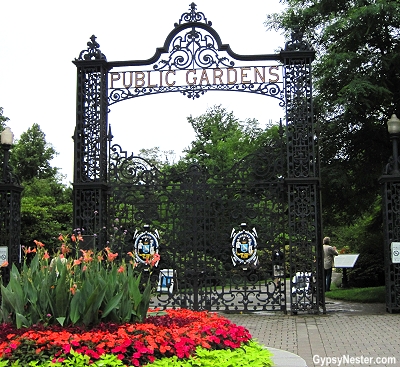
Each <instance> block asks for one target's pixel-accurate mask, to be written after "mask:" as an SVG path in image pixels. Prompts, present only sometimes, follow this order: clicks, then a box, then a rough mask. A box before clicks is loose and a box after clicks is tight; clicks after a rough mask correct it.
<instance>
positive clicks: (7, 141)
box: [0, 126, 14, 182]
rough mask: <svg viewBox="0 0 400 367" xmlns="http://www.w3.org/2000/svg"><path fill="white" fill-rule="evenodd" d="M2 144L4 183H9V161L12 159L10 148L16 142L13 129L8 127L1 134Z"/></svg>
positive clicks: (0, 140)
mask: <svg viewBox="0 0 400 367" xmlns="http://www.w3.org/2000/svg"><path fill="white" fill-rule="evenodd" d="M0 142H1V145H2V147H3V150H4V161H3V182H6V181H7V175H9V173H10V172H9V171H10V169H9V167H8V161H9V159H10V148H11V146H12V144H13V142H14V134H13V133H12V131H11V129H10V128H9V127H8V126H6V127H5V128H4V130H3V131H2V132H1V136H0Z"/></svg>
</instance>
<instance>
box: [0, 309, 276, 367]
mask: <svg viewBox="0 0 400 367" xmlns="http://www.w3.org/2000/svg"><path fill="white" fill-rule="evenodd" d="M251 343H252V341H251V335H250V333H249V331H248V330H247V329H245V328H244V327H242V326H237V325H235V324H233V323H232V322H230V321H229V320H228V319H226V318H224V317H222V316H220V315H218V314H216V313H211V312H195V311H190V310H187V309H177V310H167V311H166V312H163V314H161V315H157V316H150V317H148V318H147V320H146V322H145V323H134V324H130V323H129V324H128V323H126V324H113V323H105V324H99V325H97V326H95V327H94V328H88V327H82V326H71V327H61V326H52V327H45V326H41V325H35V326H34V327H30V328H21V329H15V328H14V327H12V326H10V325H9V324H3V325H2V326H1V327H0V356H1V357H2V359H0V366H11V365H12V364H3V365H2V364H1V363H2V361H3V362H4V361H9V362H10V363H13V362H15V361H17V360H18V361H19V364H17V365H18V366H28V365H30V363H31V362H32V361H36V362H38V361H40V362H46V361H47V362H48V361H52V362H53V363H57V364H54V365H59V366H61V365H64V364H62V362H64V361H67V360H68V359H69V358H75V357H74V356H76V353H78V354H79V355H81V356H84V357H85V361H86V362H85V363H87V364H79V365H80V366H86V365H90V364H94V365H97V362H98V361H99V360H103V361H104V358H105V356H110V355H112V356H113V357H114V362H113V363H111V362H110V364H106V363H107V362H105V363H104V364H99V366H100V365H101V366H124V365H126V366H143V365H146V364H148V363H150V364H151V363H153V362H154V361H156V360H157V362H158V361H160V360H162V359H164V358H172V359H171V360H170V361H169V362H166V363H167V364H165V366H167V365H171V366H172V365H173V363H172V361H173V360H175V361H177V360H181V362H182V361H183V360H186V361H187V359H188V358H190V357H193V356H194V355H196V353H197V354H198V355H200V354H201V352H200V350H209V351H226V350H228V351H231V350H235V349H237V348H240V347H243V346H244V345H250V344H251ZM260 349H261V348H260ZM266 353H269V352H267V351H266ZM266 356H269V354H266ZM115 357H116V358H115ZM226 358H227V357H226ZM267 359H268V358H267ZM267 359H266V360H267ZM116 361H118V362H119V361H120V362H122V363H121V364H117V362H116ZM36 362H35V363H36ZM58 363H60V364H58ZM266 363H267V362H265V364H261V365H260V366H269V365H270V364H266ZM31 365H34V366H42V365H43V366H44V365H46V366H47V365H50V364H42V365H39V364H31ZM68 365H70V366H72V365H74V364H68ZM160 365H161V364H160ZM179 365H182V364H179ZM187 365H188V366H189V365H190V366H191V364H187ZM195 365H196V366H200V365H201V364H195ZM219 366H221V364H219Z"/></svg>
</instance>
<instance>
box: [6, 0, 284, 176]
mask: <svg viewBox="0 0 400 367" xmlns="http://www.w3.org/2000/svg"><path fill="white" fill-rule="evenodd" d="M190 3H191V1H189V0H173V1H172V0H171V1H160V0H151V1H142V0H129V1H125V0H122V1H104V0H96V1H92V0H79V1H77V0H68V1H65V0H35V1H33V0H10V1H1V2H0V14H1V27H0V66H1V67H0V107H3V109H4V111H3V112H4V115H5V116H7V117H8V118H9V119H10V121H9V122H8V123H7V125H8V126H10V127H11V130H12V131H13V132H14V135H15V138H16V139H18V138H19V136H20V135H21V133H22V132H24V131H26V130H27V129H28V128H29V127H31V126H32V124H34V123H37V124H39V125H40V127H41V129H42V131H43V132H44V133H45V134H46V140H47V141H48V142H49V143H51V144H52V145H53V146H54V147H55V149H56V151H57V152H58V153H59V155H58V156H57V158H56V159H54V161H53V162H52V164H53V165H54V166H56V167H59V168H61V172H62V173H63V174H64V175H66V176H67V181H72V172H73V141H72V138H71V137H72V135H73V132H74V127H75V108H76V67H75V65H74V64H73V63H72V60H74V59H75V58H77V57H78V56H79V53H80V51H81V50H84V49H86V48H87V46H86V43H87V42H88V41H89V38H90V36H91V35H92V34H94V35H96V37H97V42H98V43H99V44H100V49H101V51H102V52H103V53H104V54H105V55H106V57H107V60H108V61H125V60H145V59H149V58H150V57H152V56H153V55H154V53H155V50H156V48H157V47H161V46H163V45H164V41H165V39H166V37H167V36H168V34H169V33H170V32H171V31H172V30H173V28H174V23H175V22H177V21H178V20H179V19H180V16H181V15H182V14H183V13H185V12H187V11H188V10H189V5H190ZM195 3H196V4H197V10H198V11H200V12H203V13H204V15H205V16H206V18H207V19H208V20H209V21H211V22H212V26H213V28H214V30H215V31H216V32H217V33H218V34H219V36H220V37H221V40H222V43H224V44H229V45H230V46H231V49H232V50H233V51H234V52H235V53H237V54H243V55H244V54H272V53H275V52H278V51H279V50H280V49H281V48H283V47H284V43H285V40H284V38H283V36H282V35H280V34H277V33H275V32H267V31H266V29H265V26H264V25H263V22H264V21H265V19H266V15H267V14H269V13H274V12H279V11H281V10H282V9H283V8H282V5H281V4H279V0H247V1H245V2H234V1H228V0H218V1H217V0H199V1H196V2H195ZM219 104H221V105H222V106H223V107H225V108H226V109H227V110H228V111H232V112H233V113H234V115H235V116H236V117H238V118H239V119H241V120H244V119H246V118H256V119H258V120H259V121H260V124H261V126H265V124H266V123H267V122H268V121H269V120H273V121H274V122H275V121H278V120H279V118H280V117H283V116H282V114H283V112H282V109H281V108H280V107H279V106H278V102H277V100H276V99H273V98H269V97H264V96H258V95H254V94H246V93H237V92H236V93H235V92H212V91H210V92H207V93H206V94H205V95H204V96H202V97H200V98H199V99H196V100H191V99H188V98H187V97H185V96H183V95H181V94H180V93H170V94H159V95H153V96H147V97H140V98H135V99H133V100H129V101H124V102H120V103H118V104H116V105H114V106H112V108H111V112H110V114H109V123H110V124H111V127H112V132H113V135H114V140H113V142H114V143H118V144H120V145H121V146H122V147H123V149H124V150H127V151H128V152H134V153H137V152H138V151H139V149H141V148H152V147H155V146H159V147H160V149H161V150H174V151H175V152H176V153H177V155H178V156H179V155H180V153H181V152H182V149H184V148H185V147H187V146H188V145H189V144H190V142H191V141H192V140H193V139H194V133H193V131H192V128H191V126H190V124H189V123H188V122H187V119H186V118H187V117H188V116H190V115H192V116H193V117H196V116H199V115H201V114H203V113H205V112H206V110H207V108H209V107H212V106H213V105H219Z"/></svg>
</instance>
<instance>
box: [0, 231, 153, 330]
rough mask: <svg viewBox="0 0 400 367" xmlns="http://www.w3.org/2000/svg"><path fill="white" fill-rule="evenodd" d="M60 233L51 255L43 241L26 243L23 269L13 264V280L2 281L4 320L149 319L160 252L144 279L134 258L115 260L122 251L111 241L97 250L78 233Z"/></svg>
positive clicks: (21, 324) (0, 317)
mask: <svg viewBox="0 0 400 367" xmlns="http://www.w3.org/2000/svg"><path fill="white" fill-rule="evenodd" d="M58 239H59V241H60V242H61V246H60V250H59V251H58V253H57V254H56V256H55V257H54V258H53V259H51V258H50V255H49V253H48V251H47V250H46V249H45V245H44V244H43V243H41V242H39V241H34V242H35V246H34V247H33V248H30V247H29V248H28V249H24V255H25V256H24V261H23V265H22V267H21V269H20V270H19V269H18V268H17V267H16V266H15V265H14V264H13V266H12V268H11V272H10V281H9V283H8V284H7V285H6V286H4V285H1V296H2V302H1V307H0V322H5V323H12V324H14V325H15V326H16V327H17V328H21V327H29V326H32V325H35V324H39V323H40V324H44V325H51V324H59V325H61V326H63V325H85V326H93V325H97V324H99V323H101V322H102V323H103V322H116V323H133V322H143V321H144V320H145V319H146V315H147V311H148V308H149V303H150V299H151V296H152V285H151V282H150V278H151V277H150V274H151V270H152V268H153V266H154V265H155V264H156V263H157V262H158V261H159V255H158V254H154V256H153V257H152V258H149V259H148V266H149V272H148V273H147V274H148V276H147V279H143V278H144V277H143V276H142V274H141V273H140V272H139V271H138V270H137V268H136V265H137V264H136V263H135V262H134V261H133V259H132V260H130V261H128V262H126V261H125V260H122V261H119V262H117V260H116V259H117V257H118V253H114V252H113V251H112V250H111V249H110V248H108V247H107V248H105V249H104V251H100V252H97V253H96V252H95V251H93V250H83V249H80V248H79V247H80V246H79V244H80V242H82V241H83V238H82V236H81V235H80V234H77V235H75V234H74V235H71V236H64V235H60V236H59V238H58ZM73 250H74V251H73ZM73 252H74V255H72V253H73ZM29 254H31V255H30V256H33V257H32V258H31V259H30V260H29V257H30V256H28V255H29ZM130 255H131V256H132V258H133V254H130Z"/></svg>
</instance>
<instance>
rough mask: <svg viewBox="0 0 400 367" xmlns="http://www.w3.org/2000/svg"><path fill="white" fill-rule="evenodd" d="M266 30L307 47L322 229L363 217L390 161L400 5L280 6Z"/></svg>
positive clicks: (398, 99)
mask: <svg viewBox="0 0 400 367" xmlns="http://www.w3.org/2000/svg"><path fill="white" fill-rule="evenodd" d="M282 2H283V3H285V4H287V5H288V7H287V8H286V10H285V11H284V12H282V13H281V14H272V15H270V16H269V17H268V19H267V21H266V26H267V27H268V28H270V29H271V28H275V29H283V30H284V31H285V33H289V32H290V31H291V30H292V29H294V28H295V27H296V26H298V27H300V30H301V31H303V33H304V35H305V37H307V38H308V40H309V41H310V42H311V44H313V46H314V48H315V50H316V52H317V59H316V61H315V62H314V65H313V79H314V89H315V99H314V104H315V117H316V120H317V122H318V123H319V125H320V126H321V136H320V142H321V143H320V155H321V166H322V169H321V171H322V182H323V203H324V204H325V205H324V208H325V209H326V210H327V212H328V213H325V217H324V221H325V223H331V224H335V223H336V224H338V223H342V224H343V223H346V222H348V221H354V220H356V218H357V217H358V216H360V215H361V214H362V213H363V212H365V211H366V210H369V209H370V207H371V205H373V202H374V200H375V198H376V196H377V193H378V190H379V184H378V177H379V176H380V174H381V173H382V169H383V167H384V165H385V164H386V162H387V160H388V158H389V156H390V143H389V137H388V133H387V128H386V121H387V120H388V118H389V117H390V115H391V114H392V113H397V114H398V113H399V112H400V71H399V68H398V65H399V62H400V28H399V27H400V3H399V1H397V0H319V1H314V0H313V1H310V0H309V1H304V0H282Z"/></svg>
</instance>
